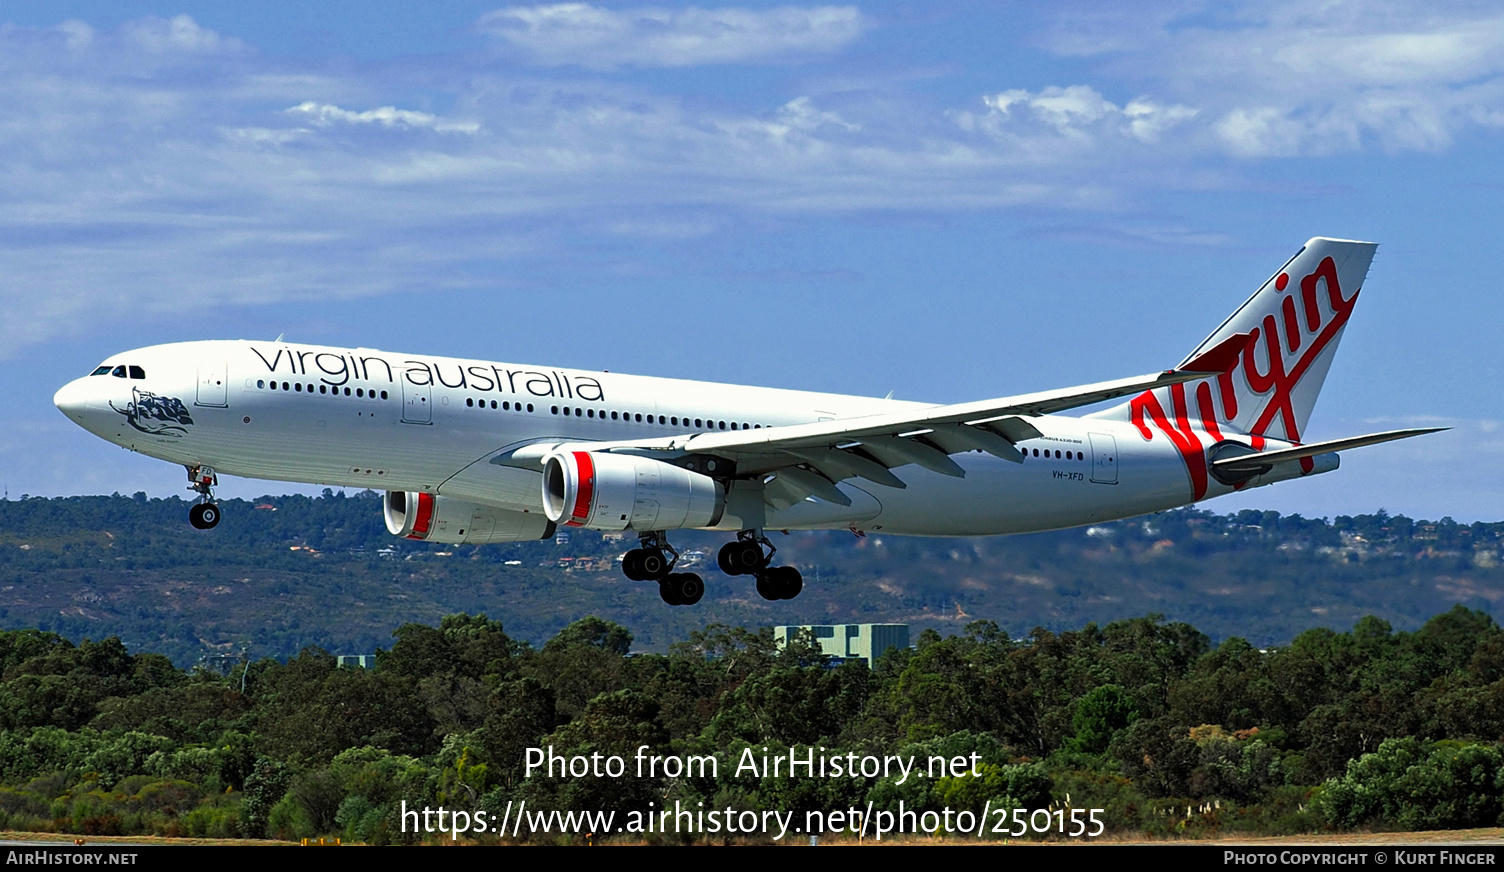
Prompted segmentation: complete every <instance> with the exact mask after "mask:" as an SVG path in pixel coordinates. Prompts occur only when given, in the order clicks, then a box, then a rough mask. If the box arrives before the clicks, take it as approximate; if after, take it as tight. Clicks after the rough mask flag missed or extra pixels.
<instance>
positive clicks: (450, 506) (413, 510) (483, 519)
mask: <svg viewBox="0 0 1504 872" xmlns="http://www.w3.org/2000/svg"><path fill="white" fill-rule="evenodd" d="M381 514H382V516H383V517H384V518H385V519H386V528H387V530H388V531H389V532H390V533H391V534H392V535H393V536H403V537H405V538H408V539H419V540H422V541H424V542H444V543H447V544H450V545H489V544H491V543H493V542H521V541H524V540H529V539H548V538H550V537H552V536H553V535H554V524H553V522H552V521H550V520H549V519H547V518H545V517H543V516H542V515H540V514H537V513H536V512H509V511H507V510H506V509H497V508H492V507H491V506H478V505H476V504H474V503H467V502H463V501H461V500H455V499H450V498H449V497H440V496H435V495H433V494H425V493H415V492H413V491H387V493H386V496H385V497H383V498H382V500H381Z"/></svg>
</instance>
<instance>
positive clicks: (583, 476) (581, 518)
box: [565, 451, 595, 527]
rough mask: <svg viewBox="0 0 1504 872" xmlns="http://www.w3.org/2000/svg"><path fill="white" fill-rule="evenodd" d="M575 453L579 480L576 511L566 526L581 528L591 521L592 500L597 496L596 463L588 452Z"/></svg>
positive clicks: (576, 488)
mask: <svg viewBox="0 0 1504 872" xmlns="http://www.w3.org/2000/svg"><path fill="white" fill-rule="evenodd" d="M573 453H574V466H575V470H576V472H577V473H578V474H579V480H578V482H577V483H576V485H575V495H574V511H573V512H571V513H570V517H569V520H568V521H567V522H565V526H569V527H580V526H584V524H585V522H586V521H588V520H589V519H590V498H591V497H593V496H594V495H595V461H593V460H591V459H590V452H588V451H576V452H573Z"/></svg>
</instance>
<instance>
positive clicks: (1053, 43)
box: [1046, 0, 1504, 158]
mask: <svg viewBox="0 0 1504 872" xmlns="http://www.w3.org/2000/svg"><path fill="white" fill-rule="evenodd" d="M1213 16H1214V17H1213ZM1046 45H1047V46H1048V47H1049V48H1051V49H1052V50H1054V51H1056V52H1057V53H1059V54H1062V55H1066V56H1088V57H1097V58H1099V59H1100V60H1101V62H1102V69H1103V70H1104V72H1106V73H1107V74H1109V75H1111V76H1112V77H1113V78H1115V79H1127V80H1130V81H1135V82H1137V83H1138V84H1139V87H1140V88H1142V89H1144V90H1147V91H1149V92H1150V93H1156V94H1158V95H1160V96H1159V99H1162V100H1172V99H1173V100H1175V101H1177V102H1182V103H1187V104H1189V105H1193V106H1195V107H1197V108H1198V109H1199V110H1200V111H1201V120H1202V121H1203V123H1205V124H1207V125H1209V126H1210V128H1211V132H1212V133H1213V135H1212V136H1210V137H1207V138H1206V139H1205V140H1204V145H1205V147H1207V148H1216V147H1218V146H1220V147H1221V148H1222V149H1224V150H1225V151H1226V152H1228V153H1230V154H1233V155H1236V156H1238V157H1243V158H1250V157H1253V158H1263V157H1289V156H1297V155H1325V154H1332V153H1338V152H1350V151H1355V150H1361V149H1365V148H1370V147H1374V146H1377V147H1378V148H1380V149H1383V150H1385V151H1390V152H1400V151H1437V150H1440V149H1444V148H1447V147H1448V146H1449V145H1450V144H1451V143H1452V141H1453V140H1454V139H1455V137H1456V136H1457V135H1458V134H1459V133H1461V132H1462V131H1464V130H1466V129H1468V128H1471V127H1475V126H1487V127H1493V126H1499V120H1498V119H1500V117H1501V116H1504V14H1501V13H1500V12H1499V11H1498V9H1497V8H1496V7H1493V6H1489V5H1478V4H1468V3H1451V4H1448V3H1441V4H1408V3H1402V2H1389V0H1349V2H1332V3H1321V4H1311V3H1307V2H1296V0H1291V2H1277V3H1263V2H1260V3H1252V2H1244V3H1238V4H1232V5H1227V6H1223V7H1217V9H1216V11H1215V12H1214V13H1208V11H1207V10H1206V9H1204V8H1194V7H1193V8H1186V7H1179V8H1177V7H1176V6H1175V5H1173V4H1171V5H1169V6H1167V7H1159V8H1157V10H1154V11H1151V12H1150V13H1148V14H1141V11H1140V10H1139V9H1137V8H1130V7H1122V8H1107V9H1097V8H1092V9H1089V10H1088V11H1086V12H1081V11H1075V10H1073V11H1068V12H1066V13H1064V14H1062V16H1061V18H1060V19H1059V21H1058V23H1057V24H1056V26H1055V29H1054V32H1053V33H1052V35H1051V36H1050V37H1049V38H1048V39H1047V40H1046Z"/></svg>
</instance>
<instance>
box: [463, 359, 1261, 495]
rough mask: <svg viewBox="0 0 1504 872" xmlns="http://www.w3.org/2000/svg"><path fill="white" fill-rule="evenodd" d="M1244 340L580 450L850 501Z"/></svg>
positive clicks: (1195, 370) (1163, 378)
mask: <svg viewBox="0 0 1504 872" xmlns="http://www.w3.org/2000/svg"><path fill="white" fill-rule="evenodd" d="M1250 341H1252V336H1251V335H1250V334H1247V333H1240V334H1235V335H1233V336H1231V337H1228V338H1227V339H1225V340H1223V341H1222V342H1220V343H1218V344H1217V345H1216V346H1215V347H1214V348H1212V349H1211V350H1209V351H1207V352H1205V353H1204V354H1200V355H1197V356H1196V357H1194V358H1192V359H1191V360H1188V361H1186V362H1185V363H1183V364H1181V365H1180V366H1179V367H1177V368H1176V369H1171V370H1166V371H1164V372H1160V373H1154V374H1151V375H1141V376H1134V377H1131V378H1124V379H1116V380H1114V381H1105V382H1098V383H1096V384H1089V385H1081V386H1079V387H1072V388H1064V389H1060V390H1052V391H1038V392H1036V393H1031V394H1020V395H1018V396H1013V397H1003V398H1000V399H994V400H980V401H977V402H970V403H955V404H951V405H940V406H928V407H920V408H913V407H909V408H907V409H904V410H903V411H900V412H887V413H880V414H875V415H861V416H857V417H851V418H836V419H832V420H829V421H817V422H814V423H810V424H790V425H788V426H783V427H763V428H760V429H755V430H735V431H730V432H724V431H717V432H714V433H685V434H682V435H678V436H666V437H658V438H654V439H633V440H625V441H620V442H591V443H586V444H581V445H579V446H578V448H579V449H582V450H586V451H596V452H600V451H605V452H619V453H630V454H642V455H646V456H650V457H651V456H653V455H662V454H671V455H672V456H674V457H684V456H685V455H691V454H713V455H716V456H718V457H722V458H726V459H729V460H732V461H733V462H734V463H735V464H736V473H735V474H736V475H737V476H749V475H767V474H770V473H771V474H773V476H774V479H773V480H772V481H769V482H768V483H767V491H766V499H767V500H768V501H769V502H771V503H773V504H774V505H778V506H784V505H792V504H794V503H796V502H798V501H800V500H802V499H804V498H805V497H809V496H814V497H818V498H820V499H822V500H826V501H828V502H833V503H838V504H840V505H850V504H851V500H850V498H849V497H847V496H846V495H845V494H843V493H842V492H841V491H840V490H839V489H838V488H836V486H835V483H836V482H838V481H841V480H842V479H847V478H862V479H866V480H868V481H871V482H875V483H877V484H880V485H884V486H886V487H892V488H903V487H905V484H904V482H903V479H901V478H900V477H899V476H897V475H895V474H894V473H893V472H892V471H891V470H892V469H893V468H895V467H900V466H905V465H907V464H910V463H912V464H916V465H918V466H921V467H924V468H925V469H928V470H931V471H933V472H937V473H940V474H942V475H950V476H955V477H957V478H962V477H965V475H966V472H965V470H963V469H962V468H961V466H960V465H959V464H957V463H956V462H955V461H954V460H951V458H950V455H952V454H958V453H961V452H965V451H977V450H979V451H985V452H987V453H988V454H992V455H995V456H997V457H1001V458H1003V459H1004V460H1009V461H1012V462H1014V463H1023V462H1024V456H1023V453H1022V452H1021V451H1019V450H1018V449H1017V448H1016V447H1014V443H1016V442H1020V441H1022V440H1025V439H1034V438H1038V437H1039V435H1040V433H1039V431H1038V430H1037V429H1035V427H1034V425H1033V424H1030V423H1029V422H1028V420H1027V419H1028V418H1030V417H1034V416H1037V415H1048V414H1052V413H1055V412H1061V411H1065V410H1067V409H1074V408H1078V407H1081V406H1089V405H1092V404H1094V403H1100V402H1103V401H1106V400H1114V399H1117V398H1119V397H1125V396H1129V395H1133V394H1138V393H1141V392H1143V391H1149V390H1154V389H1155V388H1161V387H1165V386H1167V385H1175V384H1182V383H1185V382H1192V381H1198V380H1200V379H1204V378H1209V377H1213V376H1217V375H1220V374H1221V373H1223V372H1226V371H1227V370H1228V369H1230V368H1231V367H1232V366H1233V365H1234V364H1235V363H1236V362H1237V360H1238V358H1239V356H1240V355H1241V354H1242V352H1243V349H1244V347H1245V346H1246V345H1247V344H1248V343H1249V342H1250ZM562 447H563V446H561V445H559V444H558V443H539V444H534V445H526V446H522V447H520V448H518V449H515V450H513V451H510V452H508V453H507V454H506V455H505V456H504V457H498V458H496V459H494V460H492V461H491V462H492V463H497V464H502V465H517V466H534V465H541V464H542V463H543V461H544V459H545V458H546V457H547V456H549V455H550V454H552V453H554V452H555V451H558V450H560V449H561V448H562Z"/></svg>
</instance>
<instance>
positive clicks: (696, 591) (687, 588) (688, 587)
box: [668, 572, 705, 606]
mask: <svg viewBox="0 0 1504 872" xmlns="http://www.w3.org/2000/svg"><path fill="white" fill-rule="evenodd" d="M668 578H669V584H670V585H672V586H673V588H674V594H675V596H677V597H678V599H679V604H680V605H685V606H692V605H694V604H695V603H697V602H699V601H700V597H702V596H704V595H705V581H704V580H703V579H701V578H700V576H698V575H696V574H694V573H693V572H680V573H676V574H674V575H670V576H669V577H668Z"/></svg>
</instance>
